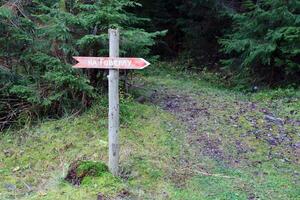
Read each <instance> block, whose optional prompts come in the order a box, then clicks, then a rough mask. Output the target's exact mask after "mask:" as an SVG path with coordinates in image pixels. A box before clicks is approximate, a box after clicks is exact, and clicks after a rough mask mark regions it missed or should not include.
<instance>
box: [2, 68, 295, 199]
mask: <svg viewBox="0 0 300 200" xmlns="http://www.w3.org/2000/svg"><path fill="white" fill-rule="evenodd" d="M284 95H287V96H284ZM299 96H300V95H299V92H293V93H292V94H290V95H288V94H286V93H283V92H280V91H276V92H273V93H266V92H259V93H255V94H244V93H241V92H237V91H230V90H227V89H224V88H221V87H219V86H216V85H213V84H209V83H207V82H206V81H205V80H203V77H202V78H201V77H198V76H197V75H192V74H184V73H178V72H176V71H170V69H167V68H166V67H160V66H156V67H150V68H149V69H147V70H145V71H143V72H142V73H138V74H136V76H135V78H134V79H133V80H132V88H131V98H122V103H121V176H120V178H114V177H112V176H111V175H110V174H109V173H104V174H103V175H101V176H99V177H85V178H84V180H83V181H82V184H81V185H80V186H73V185H71V184H69V183H68V182H66V181H65V180H64V178H65V176H66V175H67V172H68V168H69V166H70V164H71V163H73V162H74V161H77V160H95V161H101V160H102V161H104V162H107V150H108V147H107V100H106V99H105V98H101V99H99V100H98V101H99V103H98V104H97V105H95V106H94V107H93V108H92V109H90V110H89V111H88V112H86V113H85V114H83V115H82V116H79V117H75V116H70V117H66V118H64V119H61V120H55V121H50V120H49V121H47V122H43V123H40V124H39V125H37V126H35V127H34V128H32V127H26V128H24V129H22V130H18V131H13V130H9V131H7V132H5V133H2V134H1V140H0V180H1V182H0V199H5V200H6V199H7V200H8V199H31V200H32V199H49V200H52V199H74V200H75V199H76V200H78V199H93V200H94V199H189V200H193V199H195V200H199V199H204V200H206V199H249V200H254V199H280V200H282V199H300V189H299V188H300V165H299V164H300V160H299V158H300V113H299V110H300V100H299ZM134 99H135V100H134Z"/></svg>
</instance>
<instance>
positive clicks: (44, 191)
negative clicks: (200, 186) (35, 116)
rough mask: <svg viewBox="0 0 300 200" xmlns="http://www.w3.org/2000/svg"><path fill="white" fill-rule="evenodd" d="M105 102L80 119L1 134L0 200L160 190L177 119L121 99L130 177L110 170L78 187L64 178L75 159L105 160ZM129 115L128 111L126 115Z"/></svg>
mask: <svg viewBox="0 0 300 200" xmlns="http://www.w3.org/2000/svg"><path fill="white" fill-rule="evenodd" d="M106 102H107V101H106V100H102V101H101V103H99V104H98V105H95V106H94V107H93V108H92V109H91V110H90V111H89V112H87V113H85V114H84V115H82V116H80V117H72V118H65V119H61V120H57V121H49V122H44V123H41V124H40V125H39V126H36V127H27V128H24V129H22V130H19V131H14V130H10V131H7V132H6V133H2V135H1V140H0V152H1V153H0V180H1V183H0V199H3V200H4V199H5V200H6V199H96V197H97V195H98V194H100V193H101V194H102V195H104V196H106V197H112V198H113V197H116V196H118V195H119V194H120V193H121V192H122V191H123V190H129V191H130V192H131V191H132V192H131V193H132V195H133V196H137V197H139V196H143V197H147V196H149V197H150V195H151V194H152V195H157V197H159V196H160V195H161V194H159V193H157V191H156V187H157V186H161V187H162V188H163V187H165V186H166V185H168V183H167V181H166V180H165V179H164V176H165V173H166V172H167V171H168V170H166V168H168V166H169V165H171V161H172V160H171V157H172V156H174V155H176V152H177V151H178V145H177V143H178V141H177V140H176V137H174V136H173V135H172V134H170V133H169V132H168V131H167V130H166V129H167V128H166V125H165V124H167V123H168V122H170V121H171V122H172V121H174V119H173V117H172V116H170V115H169V114H166V113H163V112H162V111H161V110H160V109H159V108H156V107H154V106H147V105H141V104H138V103H135V102H133V101H130V100H124V99H123V100H122V105H121V112H122V113H123V115H122V116H123V118H122V119H121V121H122V125H121V147H122V148H121V158H120V159H121V169H122V171H123V172H124V173H126V174H127V177H126V179H122V178H114V177H113V176H112V175H111V174H109V173H107V174H104V175H103V176H100V177H94V178H91V177H90V178H87V179H84V180H83V184H82V185H81V186H80V187H75V186H72V185H70V184H69V183H67V182H66V181H64V177H65V176H66V173H67V170H68V167H69V165H70V164H71V163H72V162H74V161H76V160H95V161H104V162H106V163H107V160H108V158H107V151H108V146H107V117H106V116H107V109H106V107H107V106H106V104H107V103H106ZM124 113H125V114H124Z"/></svg>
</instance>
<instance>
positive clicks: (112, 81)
mask: <svg viewBox="0 0 300 200" xmlns="http://www.w3.org/2000/svg"><path fill="white" fill-rule="evenodd" d="M108 34H109V57H119V38H120V34H119V30H118V29H109V31H108ZM108 82H109V83H108V90H109V139H108V140H109V142H108V143H109V170H110V172H111V173H112V174H113V175H114V176H118V170H119V150H120V144H119V126H120V119H119V110H120V108H119V70H118V69H110V70H109V76H108Z"/></svg>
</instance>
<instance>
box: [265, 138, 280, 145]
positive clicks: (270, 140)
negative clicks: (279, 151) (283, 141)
mask: <svg viewBox="0 0 300 200" xmlns="http://www.w3.org/2000/svg"><path fill="white" fill-rule="evenodd" d="M267 142H268V143H269V144H270V145H273V146H277V145H278V142H277V140H276V139H275V138H269V139H267Z"/></svg>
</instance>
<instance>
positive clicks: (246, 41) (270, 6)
mask: <svg viewBox="0 0 300 200" xmlns="http://www.w3.org/2000/svg"><path fill="white" fill-rule="evenodd" d="M244 8H247V9H245V10H246V11H245V12H242V13H240V12H235V13H231V17H232V20H233V30H232V31H231V33H230V34H227V35H226V36H225V37H224V38H223V39H221V40H220V42H221V44H222V45H223V52H225V53H226V54H228V56H229V59H227V60H224V61H223V64H224V65H225V66H226V68H227V69H229V70H230V71H231V72H232V71H233V72H235V73H234V74H235V75H237V76H238V79H240V80H244V81H245V82H247V83H257V82H264V83H267V84H268V85H279V84H283V83H295V84H299V81H300V60H299V58H300V15H299V14H300V2H299V1H298V0H290V1H281V0H261V1H257V3H255V2H251V1H245V4H244Z"/></svg>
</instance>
